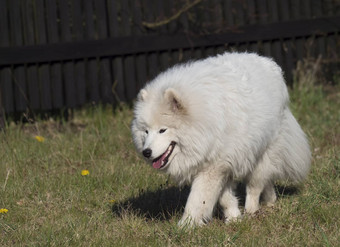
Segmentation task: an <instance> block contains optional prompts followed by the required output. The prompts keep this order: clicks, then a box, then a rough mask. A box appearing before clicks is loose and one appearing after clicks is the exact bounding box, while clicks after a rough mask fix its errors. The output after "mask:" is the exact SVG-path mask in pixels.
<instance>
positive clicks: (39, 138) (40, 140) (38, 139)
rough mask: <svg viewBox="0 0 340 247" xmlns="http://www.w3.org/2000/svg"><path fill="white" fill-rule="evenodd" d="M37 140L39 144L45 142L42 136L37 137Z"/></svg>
mask: <svg viewBox="0 0 340 247" xmlns="http://www.w3.org/2000/svg"><path fill="white" fill-rule="evenodd" d="M35 139H36V140H37V141H38V142H44V141H45V138H44V137H42V136H35Z"/></svg>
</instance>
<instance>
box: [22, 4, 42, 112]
mask: <svg viewBox="0 0 340 247" xmlns="http://www.w3.org/2000/svg"><path fill="white" fill-rule="evenodd" d="M21 7H22V14H23V20H24V21H23V31H24V32H23V34H24V43H25V45H34V44H35V35H34V27H35V25H34V22H33V19H34V14H33V11H34V9H33V2H32V1H24V2H22V6H21ZM26 78H27V93H28V96H27V99H28V103H29V105H30V108H31V110H33V111H34V110H40V109H41V106H40V92H39V81H38V70H37V65H36V64H28V65H27V66H26Z"/></svg>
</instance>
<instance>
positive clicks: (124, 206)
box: [112, 183, 299, 221]
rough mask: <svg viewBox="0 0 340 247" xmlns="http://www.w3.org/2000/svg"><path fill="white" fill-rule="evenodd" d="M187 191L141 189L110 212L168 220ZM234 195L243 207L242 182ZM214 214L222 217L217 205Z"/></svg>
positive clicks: (287, 190)
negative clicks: (136, 194) (137, 193)
mask: <svg viewBox="0 0 340 247" xmlns="http://www.w3.org/2000/svg"><path fill="white" fill-rule="evenodd" d="M275 191H276V194H277V196H278V199H280V198H285V197H288V196H292V195H294V194H297V193H298V192H299V189H298V188H297V187H293V186H283V185H276V186H275ZM189 192H190V187H189V186H185V187H183V188H178V187H174V186H172V187H169V188H165V189H164V188H160V189H158V190H156V191H141V192H140V194H139V195H138V196H136V197H133V198H129V199H127V200H126V201H123V202H119V203H116V204H115V205H113V207H112V212H113V215H114V216H117V217H122V216H123V215H124V214H126V213H132V214H135V215H138V216H142V217H145V218H146V219H149V220H160V221H164V220H169V219H170V218H172V217H173V216H174V215H176V214H179V215H181V214H182V213H183V211H184V207H185V203H186V201H187V198H188V195H189ZM236 196H237V198H238V200H239V205H240V206H241V207H244V205H245V197H246V188H245V185H244V184H242V183H240V184H238V186H237V190H236ZM214 215H215V217H218V218H223V214H222V211H221V209H220V208H219V207H217V210H216V211H215V213H214Z"/></svg>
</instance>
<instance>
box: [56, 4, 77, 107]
mask: <svg viewBox="0 0 340 247" xmlns="http://www.w3.org/2000/svg"><path fill="white" fill-rule="evenodd" d="M59 12H60V24H61V25H60V27H61V41H62V42H72V34H71V30H70V28H71V19H70V15H71V10H70V5H69V2H68V1H60V2H59ZM62 68H63V76H64V77H63V79H64V88H65V101H66V102H65V103H66V107H67V108H74V107H75V106H76V105H77V101H76V100H77V92H76V88H75V85H74V82H75V79H74V64H73V61H66V62H64V63H63V66H62Z"/></svg>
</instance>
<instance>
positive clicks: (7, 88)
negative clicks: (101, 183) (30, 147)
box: [0, 0, 340, 118]
mask: <svg viewBox="0 0 340 247" xmlns="http://www.w3.org/2000/svg"><path fill="white" fill-rule="evenodd" d="M339 30H340V2H339V1H338V0H290V1H289V0H0V34H1V35H0V109H2V110H0V112H1V113H0V115H2V116H3V115H4V113H6V114H11V113H18V112H19V113H22V112H28V111H29V112H46V111H51V110H56V109H67V108H75V107H78V106H83V105H86V104H91V103H116V102H117V101H125V102H131V101H132V100H133V99H134V97H135V96H136V93H137V92H138V90H139V89H140V88H141V87H142V86H143V84H144V83H145V82H147V81H148V80H150V79H152V78H153V77H154V76H155V75H156V74H157V73H159V72H160V71H162V70H164V69H166V68H167V67H169V66H171V65H173V64H175V63H178V62H183V61H186V60H189V59H198V58H202V57H206V56H209V55H213V54H216V53H222V52H224V51H227V50H229V51H230V50H236V51H245V50H247V51H254V52H258V53H260V54H263V55H266V56H271V57H273V58H274V59H275V60H276V61H277V62H278V63H279V64H280V65H281V66H282V67H283V69H284V71H285V75H286V78H287V81H288V83H292V76H291V73H292V70H293V68H294V67H295V64H296V62H297V61H298V60H300V59H302V58H304V57H306V56H317V55H319V54H321V55H322V56H323V57H324V58H328V59H329V60H332V61H339V60H338V56H339V54H340V52H339V43H340V42H339V37H338V32H339ZM0 118H1V116H0Z"/></svg>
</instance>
